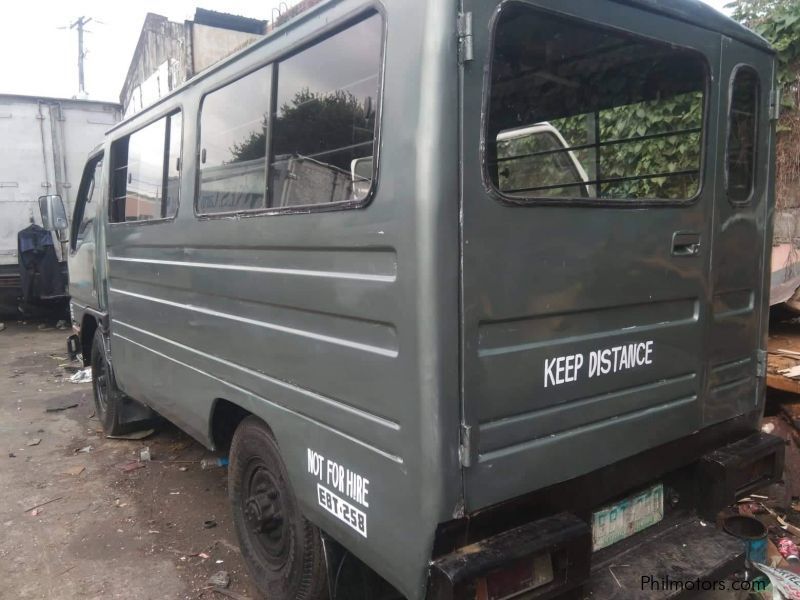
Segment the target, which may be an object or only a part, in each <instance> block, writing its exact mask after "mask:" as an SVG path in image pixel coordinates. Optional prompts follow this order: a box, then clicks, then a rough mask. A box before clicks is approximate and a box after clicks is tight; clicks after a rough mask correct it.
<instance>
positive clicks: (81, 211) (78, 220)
mask: <svg viewBox="0 0 800 600" xmlns="http://www.w3.org/2000/svg"><path fill="white" fill-rule="evenodd" d="M102 177H103V156H102V155H100V156H99V157H97V158H95V159H93V160H90V161H89V163H88V164H87V165H86V167H85V168H84V171H83V177H82V179H81V185H80V188H79V189H78V200H77V202H76V203H75V214H74V215H73V216H72V233H71V235H70V246H71V247H72V249H73V250H77V249H78V247H80V245H81V244H83V243H84V242H87V241H90V240H92V238H93V233H94V228H93V227H92V225H93V224H94V218H95V215H96V213H97V204H98V201H99V198H100V196H101V192H100V190H101V185H102V183H101V182H102Z"/></svg>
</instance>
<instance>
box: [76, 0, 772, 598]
mask: <svg viewBox="0 0 800 600" xmlns="http://www.w3.org/2000/svg"><path fill="white" fill-rule="evenodd" d="M774 81H775V56H774V54H773V52H772V50H771V48H770V46H769V45H768V44H767V43H766V42H764V40H762V39H761V38H759V37H758V36H756V35H754V34H753V33H751V32H749V31H748V30H746V29H744V28H742V27H741V26H739V25H738V24H736V23H735V22H733V21H731V20H730V19H728V18H726V17H724V16H722V15H720V14H719V13H717V12H715V11H714V10H713V9H711V8H709V7H707V6H706V5H705V4H703V3H701V2H699V1H697V0H669V1H667V0H591V1H589V0H504V1H497V0H491V1H487V0H482V1H480V2H479V1H477V0H328V1H325V2H322V3H319V4H317V5H316V6H314V7H312V8H310V9H309V10H307V11H305V12H304V13H302V14H300V15H299V16H298V17H296V18H295V19H293V20H292V21H290V22H288V23H286V24H285V25H283V26H281V27H279V28H277V29H276V30H275V31H273V32H272V33H270V34H269V35H267V36H266V37H265V38H264V39H263V40H261V41H259V42H258V43H256V44H254V45H253V46H251V47H249V48H247V49H245V50H243V51H241V52H239V53H238V54H236V55H235V56H233V57H232V58H230V59H228V60H226V61H224V62H221V63H219V64H218V65H215V66H214V67H212V68H210V69H209V70H207V71H206V72H204V73H202V74H200V75H198V76H197V77H195V78H194V79H192V80H191V81H189V82H188V83H187V84H186V85H184V86H183V87H182V88H180V89H179V90H177V91H176V92H174V93H172V94H171V95H169V96H168V97H166V98H163V99H162V100H160V101H158V102H157V103H156V104H154V105H153V106H150V107H149V108H147V109H145V110H143V111H142V112H140V113H139V114H137V115H135V116H133V117H131V118H129V119H128V120H126V121H124V122H122V123H120V124H119V125H117V126H115V127H114V128H113V129H112V130H111V131H109V133H108V134H107V136H106V140H105V142H104V143H103V144H102V146H101V147H99V148H98V149H97V150H96V151H95V152H94V153H93V154H92V155H91V157H90V158H89V161H88V163H87V165H86V168H85V171H84V176H83V182H82V183H81V187H80V195H79V199H78V202H77V206H76V209H75V214H74V218H73V227H72V235H71V240H70V244H71V253H70V272H71V282H70V285H71V293H72V311H73V325H74V327H75V329H76V335H77V336H78V338H77V342H78V345H79V346H80V349H81V351H82V354H83V359H84V361H85V362H86V363H87V364H91V366H92V369H93V373H94V392H95V400H96V404H97V413H98V415H99V417H100V418H101V420H102V421H103V426H104V428H105V429H106V431H108V432H109V433H119V432H120V431H124V430H126V429H131V428H135V427H137V426H140V425H141V424H142V422H144V421H148V420H149V419H151V418H152V416H153V411H155V412H157V413H158V414H160V415H162V416H163V417H165V418H166V419H169V420H170V421H173V422H174V423H176V424H177V425H178V426H180V427H181V428H182V429H184V430H185V431H187V432H188V433H190V434H191V435H192V436H194V437H195V438H197V439H198V440H199V441H200V442H201V443H203V444H204V445H205V446H207V447H208V448H210V449H212V450H215V451H218V452H220V453H224V454H227V455H228V456H229V459H230V465H229V468H228V477H229V494H230V499H231V507H232V512H233V518H234V522H235V524H236V529H237V533H238V536H239V540H240V545H241V549H242V553H243V555H244V558H245V559H246V561H247V563H248V566H249V569H250V573H251V576H252V580H253V582H254V584H255V585H256V586H257V587H258V589H259V590H261V592H262V593H263V594H264V595H265V597H267V598H269V599H270V600H288V599H294V598H303V599H308V600H317V599H321V598H331V599H361V598H364V599H369V600H376V599H379V598H391V597H406V598H410V599H414V600H419V599H422V598H429V599H436V600H444V599H455V598H458V599H465V598H466V599H475V600H500V599H512V598H513V599H520V600H521V599H527V598H562V597H571V596H576V595H577V596H579V597H591V598H593V599H599V598H606V597H617V598H623V597H624V598H629V597H630V598H632V597H649V595H650V594H651V592H650V590H649V588H648V589H647V590H645V589H643V588H642V584H641V581H643V579H642V578H643V577H651V578H652V579H659V580H661V579H663V578H664V577H667V578H672V579H677V578H680V579H687V580H688V579H691V580H694V579H695V578H708V577H713V578H724V576H725V575H726V574H728V573H730V572H731V571H735V570H736V569H737V568H739V567H741V565H742V564H743V548H742V546H741V544H740V542H739V541H737V540H736V539H734V538H733V537H730V536H728V535H727V534H724V533H722V532H721V531H719V530H718V529H717V528H716V527H714V524H713V519H714V515H715V514H716V513H717V512H718V511H719V510H720V509H721V508H723V507H725V506H727V505H728V504H730V503H732V502H734V501H735V500H736V499H737V498H740V497H742V496H743V495H746V494H748V493H750V492H751V491H753V490H755V489H757V488H760V487H763V486H765V485H768V484H770V483H773V482H776V481H778V480H780V478H781V475H782V468H783V446H782V442H781V440H779V439H777V438H774V437H771V436H768V435H765V434H763V433H761V432H760V430H759V422H760V417H761V415H762V411H763V404H764V391H765V383H764V382H765V380H764V375H765V357H766V354H765V347H766V346H765V343H766V334H767V311H768V290H769V288H768V286H769V264H770V247H771V244H770V239H771V227H772V211H773V206H774V202H773V177H774V168H773V144H774V120H775V118H776V111H777V94H776V90H775V83H774ZM615 565H616V566H618V565H625V568H617V567H614V566H615ZM610 567H614V568H613V569H612V568H610ZM629 592H630V595H628V594H629ZM652 594H656V592H652ZM659 594H661V595H658V597H659V598H661V597H665V596H664V595H663V593H662V592H659ZM570 595H571V596H570Z"/></svg>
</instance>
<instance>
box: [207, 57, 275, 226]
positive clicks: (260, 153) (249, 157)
mask: <svg viewBox="0 0 800 600" xmlns="http://www.w3.org/2000/svg"><path fill="white" fill-rule="evenodd" d="M270 87H271V86H270V78H269V68H262V69H259V70H258V71H255V72H253V73H250V74H249V75H245V76H244V77H242V78H241V79H237V80H236V81H234V82H233V83H231V84H228V85H226V86H225V87H223V88H220V89H218V90H216V91H214V92H211V93H210V94H208V95H207V96H206V97H205V98H204V99H203V104H202V107H201V114H200V180H199V184H198V187H199V192H198V196H197V212H198V213H201V214H209V213H221V212H238V211H244V210H257V209H263V208H265V207H266V202H265V198H266V190H267V158H266V156H267V154H266V153H267V136H266V128H267V116H268V114H269V102H270Z"/></svg>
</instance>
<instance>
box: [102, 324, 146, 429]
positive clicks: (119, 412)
mask: <svg viewBox="0 0 800 600" xmlns="http://www.w3.org/2000/svg"><path fill="white" fill-rule="evenodd" d="M91 364H92V391H93V392H94V409H95V414H96V415H97V418H98V420H99V421H100V424H101V425H102V426H103V431H104V432H105V433H106V435H123V434H125V433H130V432H131V431H140V430H142V429H146V428H147V427H149V426H151V425H152V422H151V421H150V420H148V419H143V420H136V421H126V420H125V418H124V415H125V408H126V407H125V405H126V403H128V402H132V401H131V400H130V399H129V398H128V397H127V396H126V395H125V394H124V393H123V392H122V391H121V390H120V389H119V388H118V387H117V380H116V379H115V378H114V371H113V369H112V368H111V364H110V363H109V361H108V350H107V348H106V339H105V336H104V335H103V332H102V331H100V329H99V328H98V329H97V331H95V333H94V340H93V341H92V361H91Z"/></svg>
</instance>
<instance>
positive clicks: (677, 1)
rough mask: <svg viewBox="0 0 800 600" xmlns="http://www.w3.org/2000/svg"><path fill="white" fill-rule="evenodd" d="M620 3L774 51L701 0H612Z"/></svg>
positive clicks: (757, 37)
mask: <svg viewBox="0 0 800 600" xmlns="http://www.w3.org/2000/svg"><path fill="white" fill-rule="evenodd" d="M614 1H615V2H619V3H620V4H627V5H630V6H637V7H640V8H644V9H646V10H649V11H652V12H656V13H661V14H663V15H666V16H668V17H672V18H674V19H680V20H681V21H685V22H687V23H692V24H693V25H698V26H699V27H703V28H704V29H710V30H712V31H717V32H719V33H721V34H723V35H726V36H728V37H730V38H733V39H736V40H739V41H741V42H744V43H746V44H749V45H751V46H754V47H756V48H760V49H762V50H768V51H770V52H774V50H773V48H772V46H770V44H769V42H767V41H766V40H765V39H764V38H762V37H761V36H760V35H758V34H756V33H754V32H752V31H750V30H749V29H747V27H744V26H743V25H741V24H740V23H737V22H736V21H734V20H733V19H731V18H730V17H727V16H725V15H723V14H722V13H720V12H718V11H716V10H714V9H713V8H712V7H710V6H709V5H708V4H706V3H705V2H702V1H701V0H614Z"/></svg>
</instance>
